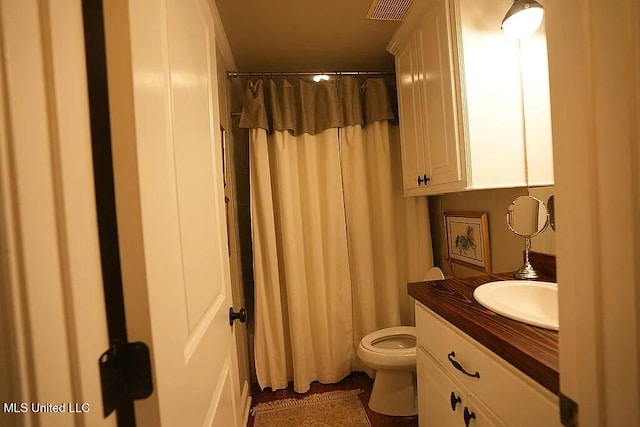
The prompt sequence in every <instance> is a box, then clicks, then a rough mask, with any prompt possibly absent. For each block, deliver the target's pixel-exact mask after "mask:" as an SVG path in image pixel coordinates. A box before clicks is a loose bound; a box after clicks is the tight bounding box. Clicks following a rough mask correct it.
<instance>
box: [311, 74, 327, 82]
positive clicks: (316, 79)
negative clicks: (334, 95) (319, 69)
mask: <svg viewBox="0 0 640 427" xmlns="http://www.w3.org/2000/svg"><path fill="white" fill-rule="evenodd" d="M323 80H324V81H325V82H326V81H327V80H329V76H328V75H326V74H316V75H315V76H313V81H314V82H320V81H323Z"/></svg>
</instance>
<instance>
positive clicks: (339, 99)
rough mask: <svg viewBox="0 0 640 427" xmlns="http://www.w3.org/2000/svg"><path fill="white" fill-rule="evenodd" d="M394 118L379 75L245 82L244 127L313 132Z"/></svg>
mask: <svg viewBox="0 0 640 427" xmlns="http://www.w3.org/2000/svg"><path fill="white" fill-rule="evenodd" d="M393 119H394V115H393V109H392V106H391V102H390V97H389V92H388V90H387V85H386V82H385V80H384V79H381V78H378V79H367V80H366V81H365V83H364V84H363V85H362V86H361V85H360V84H359V82H358V79H357V78H354V77H342V78H339V79H337V80H331V81H328V82H321V83H312V82H308V81H305V80H302V79H292V80H285V79H283V80H278V81H276V80H274V79H261V80H257V81H256V82H248V83H247V88H246V90H245V96H244V101H243V108H242V115H241V117H240V127H241V128H247V129H255V128H261V129H265V130H266V131H267V132H273V131H282V130H290V131H291V132H293V133H294V134H295V135H300V134H303V133H308V134H310V135H315V134H318V133H320V132H322V131H323V130H325V129H329V128H335V127H344V126H350V125H356V124H360V125H362V126H366V125H367V124H369V123H371V122H375V121H378V120H393Z"/></svg>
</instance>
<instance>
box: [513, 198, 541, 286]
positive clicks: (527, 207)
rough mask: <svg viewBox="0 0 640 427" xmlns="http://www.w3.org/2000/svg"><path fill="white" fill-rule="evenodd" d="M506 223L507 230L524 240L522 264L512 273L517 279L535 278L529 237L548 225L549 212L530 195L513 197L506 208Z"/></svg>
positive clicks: (536, 274)
mask: <svg viewBox="0 0 640 427" xmlns="http://www.w3.org/2000/svg"><path fill="white" fill-rule="evenodd" d="M507 225H508V226H509V230H511V231H512V232H513V233H515V234H517V235H518V236H520V237H524V241H525V257H524V258H525V260H524V265H523V266H522V267H521V268H520V269H519V270H518V271H517V272H516V273H514V277H516V278H517V279H536V278H537V277H538V273H536V271H535V270H534V269H533V266H532V265H531V263H530V262H529V252H530V251H531V238H532V237H534V236H537V235H538V234H540V233H542V232H543V231H544V230H545V229H546V228H547V226H548V225H549V212H548V211H547V207H546V206H545V204H544V203H543V202H542V201H541V200H540V199H537V198H535V197H532V196H521V197H518V198H517V199H515V200H514V201H513V202H511V204H510V205H509V208H508V209H507Z"/></svg>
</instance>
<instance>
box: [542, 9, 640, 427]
mask: <svg viewBox="0 0 640 427" xmlns="http://www.w3.org/2000/svg"><path fill="white" fill-rule="evenodd" d="M545 7H546V10H547V13H546V18H545V19H546V32H547V44H548V52H549V80H550V92H551V114H552V132H553V141H554V143H553V145H554V163H555V177H556V179H555V192H556V194H557V196H558V197H556V213H557V215H556V217H557V221H556V223H557V230H556V232H557V236H556V252H557V264H558V292H559V309H560V332H559V337H560V390H561V393H562V394H564V395H565V396H567V397H568V398H570V399H571V400H573V401H574V402H576V403H577V404H578V415H579V416H578V417H577V419H576V420H575V421H576V423H579V425H580V426H600V425H611V426H622V425H637V423H638V422H639V421H640V407H639V406H638V405H634V404H633V403H632V402H639V401H640V316H639V314H640V262H638V260H639V259H640V247H639V246H638V243H637V242H639V241H640V224H639V223H638V219H639V218H640V31H638V28H640V6H639V5H638V2H637V1H636V0H621V1H618V2H602V1H599V0H576V1H572V2H562V1H547V2H546V3H545ZM561 403H562V399H561ZM565 425H572V424H571V423H567V424H565Z"/></svg>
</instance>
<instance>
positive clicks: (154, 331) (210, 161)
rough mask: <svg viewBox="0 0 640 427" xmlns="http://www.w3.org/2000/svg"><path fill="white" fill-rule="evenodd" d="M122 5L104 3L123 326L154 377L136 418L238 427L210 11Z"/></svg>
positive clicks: (190, 2)
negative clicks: (146, 352) (139, 344)
mask: <svg viewBox="0 0 640 427" xmlns="http://www.w3.org/2000/svg"><path fill="white" fill-rule="evenodd" d="M118 3H119V4H118ZM118 3H116V2H105V27H106V35H107V60H108V70H109V91H110V93H109V95H110V112H111V123H112V140H113V152H114V171H115V185H116V202H117V209H118V230H119V235H120V251H121V258H122V270H123V280H124V292H125V305H126V314H127V328H128V331H129V335H130V336H129V339H130V340H131V341H136V340H141V341H145V342H147V344H149V346H150V347H151V353H152V363H153V369H154V381H155V391H154V394H153V395H152V397H151V398H150V399H147V400H141V401H138V402H136V418H137V420H138V424H139V425H142V426H146V425H154V426H155V425H162V426H180V425H183V426H200V425H214V426H225V427H227V426H236V425H239V421H238V419H239V414H236V413H235V410H234V408H237V407H238V405H237V403H238V399H239V398H240V396H239V395H240V393H239V390H238V385H237V382H238V380H237V360H236V354H235V340H234V336H233V328H232V327H230V326H229V322H228V312H229V307H230V306H231V284H230V275H229V259H228V252H227V231H226V222H225V206H224V192H223V181H222V154H221V135H220V120H219V111H218V100H217V97H218V90H217V87H218V85H217V78H216V55H215V39H214V27H213V25H214V24H213V21H212V18H211V11H210V10H209V7H210V6H209V4H208V3H207V2H206V1H205V0H163V1H150V0H130V1H128V2H118ZM127 21H128V24H129V27H128V28H126V27H124V24H125V23H127ZM127 31H128V34H127Z"/></svg>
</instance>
